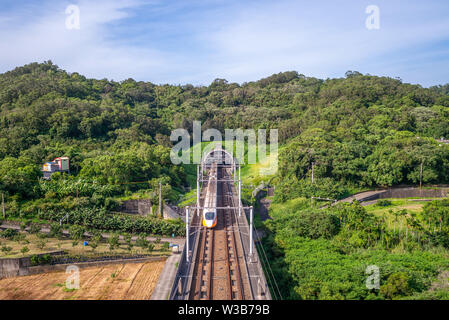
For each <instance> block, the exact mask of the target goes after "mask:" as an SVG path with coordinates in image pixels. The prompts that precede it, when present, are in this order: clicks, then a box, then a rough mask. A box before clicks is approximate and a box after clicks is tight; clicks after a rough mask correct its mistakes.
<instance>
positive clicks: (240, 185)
mask: <svg viewBox="0 0 449 320" xmlns="http://www.w3.org/2000/svg"><path fill="white" fill-rule="evenodd" d="M240 170H241V168H240V165H239V217H240V216H241V215H242V213H241V211H242V209H241V207H240V206H241V203H242V181H241V179H240Z"/></svg>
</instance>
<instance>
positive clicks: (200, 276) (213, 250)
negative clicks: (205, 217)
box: [189, 167, 252, 300]
mask: <svg viewBox="0 0 449 320" xmlns="http://www.w3.org/2000/svg"><path fill="white" fill-rule="evenodd" d="M217 170H218V175H217V176H218V177H219V180H220V179H222V180H232V175H231V174H230V172H228V170H227V169H226V168H222V167H218V169H217ZM217 196H218V199H217V207H234V208H235V207H236V204H234V198H233V188H232V183H231V182H229V181H218V184H217ZM236 211H237V210H235V209H218V210H217V219H218V220H217V225H216V226H215V228H211V229H208V228H206V227H204V226H202V220H201V219H202V218H201V217H202V216H201V214H200V215H199V216H197V215H195V216H194V217H193V220H192V226H194V225H195V226H198V229H197V230H198V232H199V241H198V251H197V254H196V257H194V263H195V266H194V270H193V279H192V288H191V290H190V297H189V298H190V299H194V300H247V299H252V294H251V288H250V284H249V277H248V274H247V268H246V266H245V265H244V264H245V263H246V262H245V258H244V256H243V247H242V243H241V239H240V234H239V233H238V232H236V230H238V226H237V219H236Z"/></svg>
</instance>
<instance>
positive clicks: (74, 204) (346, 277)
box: [0, 62, 449, 299]
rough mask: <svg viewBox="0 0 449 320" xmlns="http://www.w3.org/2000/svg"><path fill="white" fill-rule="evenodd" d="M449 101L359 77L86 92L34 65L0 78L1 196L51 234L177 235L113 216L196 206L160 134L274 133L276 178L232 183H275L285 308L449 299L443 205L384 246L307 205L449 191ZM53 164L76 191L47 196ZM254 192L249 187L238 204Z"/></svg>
mask: <svg viewBox="0 0 449 320" xmlns="http://www.w3.org/2000/svg"><path fill="white" fill-rule="evenodd" d="M448 93H449V86H448V85H444V86H437V87H432V88H422V87H421V86H419V85H410V84H404V83H402V81H401V80H399V79H392V78H386V77H376V76H370V75H362V74H360V73H358V72H348V73H347V74H346V75H345V77H343V78H339V79H326V80H321V79H316V78H312V77H306V76H304V75H301V74H298V73H297V72H284V73H279V74H276V75H273V76H270V77H267V78H265V79H261V80H259V81H256V82H249V83H244V84H241V85H239V84H236V83H229V82H227V81H226V80H224V79H217V80H215V81H214V82H212V83H211V84H210V85H209V86H196V87H195V86H192V85H182V86H174V85H155V84H152V83H148V82H137V81H134V80H132V79H128V80H126V81H122V82H115V81H109V80H106V79H103V80H94V79H86V78H85V77H83V76H81V75H79V74H78V73H72V74H69V73H67V72H65V71H63V70H61V69H59V68H58V67H57V66H55V65H53V64H52V63H51V62H47V63H43V64H30V65H26V66H23V67H19V68H16V69H15V70H13V71H10V72H7V73H5V74H2V75H0V191H1V192H4V193H5V194H6V206H7V212H6V215H7V218H11V219H21V220H22V221H28V220H38V219H39V217H41V218H44V219H48V220H52V221H56V220H57V219H58V218H59V217H61V216H62V215H63V214H64V213H65V212H69V211H73V212H79V215H78V214H77V217H79V221H78V220H77V223H80V224H85V225H86V226H90V227H95V226H99V225H107V226H108V227H111V228H116V230H127V231H129V230H134V229H135V228H138V229H139V228H140V229H139V231H140V230H143V229H144V230H145V232H150V233H160V234H162V233H164V232H175V233H177V234H182V232H183V228H182V226H181V223H180V222H176V223H174V224H171V223H168V222H163V221H162V220H161V219H159V218H156V217H152V218H147V219H146V220H148V222H141V221H140V220H139V221H135V220H126V219H125V220H122V217H121V216H115V214H114V213H113V212H114V209H115V208H116V207H117V205H118V202H119V200H120V199H122V198H123V197H132V196H138V195H142V197H146V198H151V199H152V200H153V201H154V202H156V198H157V187H158V185H159V183H161V184H162V186H163V199H168V200H169V201H172V202H178V201H179V200H180V199H181V197H182V196H184V198H183V200H184V204H188V203H189V201H192V200H193V201H194V196H193V192H192V190H190V193H189V187H193V188H194V180H193V179H192V177H193V176H194V174H195V171H194V170H193V168H192V167H189V166H175V165H172V164H171V162H170V160H169V151H170V147H171V143H170V141H169V135H170V131H171V130H172V129H175V128H184V129H186V130H188V132H191V131H192V121H194V120H199V121H202V127H203V129H204V130H206V129H209V128H215V129H218V130H219V131H221V132H224V129H225V128H252V129H262V128H263V129H271V128H274V129H279V142H280V145H281V146H280V148H279V172H278V174H277V175H275V176H272V177H260V176H258V175H257V166H258V165H260V164H258V165H255V166H247V167H245V168H244V169H243V170H242V174H243V177H244V179H245V183H248V184H253V186H256V185H257V184H259V183H260V182H261V181H265V182H267V181H266V180H267V179H269V181H270V183H271V184H272V185H274V186H275V187H276V190H275V195H274V199H273V200H274V203H273V205H272V207H271V209H270V214H271V216H272V217H273V219H272V220H270V221H267V222H265V223H264V227H265V231H266V232H267V234H268V236H267V237H266V238H265V239H264V248H265V249H266V251H267V255H268V256H269V257H268V258H269V259H268V261H269V262H270V266H271V267H272V269H273V272H274V274H275V276H276V279H277V280H278V282H279V288H280V290H282V296H283V297H284V298H300V299H325V298H327V299H396V298H435V299H439V298H449V297H448V285H447V284H446V283H444V281H443V280H444V279H443V278H444V274H445V272H447V270H448V268H449V266H448V265H447V262H446V261H448V260H447V257H448V251H447V250H448V248H447V247H448V245H447V243H448V240H447V237H446V234H447V232H448V230H447V225H448V222H447V217H448V216H449V213H448V207H449V205H448V204H447V202H444V201H439V202H438V201H435V202H434V203H432V204H428V205H425V206H424V208H423V209H422V210H421V211H419V210H418V211H417V212H416V211H412V210H407V209H406V210H405V211H402V209H401V210H397V212H398V213H397V217H398V218H397V219H398V221H402V222H403V223H407V227H406V228H405V229H404V224H403V225H402V226H401V228H399V227H398V229H395V228H394V229H393V230H391V225H392V224H391V219H395V217H396V213H395V214H390V213H388V211H387V212H383V213H382V214H376V213H375V212H373V211H372V210H369V209H368V210H367V209H366V208H362V207H360V206H359V205H357V204H341V205H338V206H336V207H335V208H334V207H333V208H326V209H322V210H321V209H319V208H316V207H314V206H313V205H311V204H310V197H312V196H315V197H323V198H333V199H340V198H343V197H344V196H346V195H349V194H352V193H354V192H357V191H360V190H366V189H372V188H376V187H387V186H394V185H399V184H414V185H418V184H419V183H420V182H422V183H423V184H437V183H440V184H448V183H449V144H446V143H444V142H443V141H440V138H441V137H445V138H446V139H447V138H448V137H449V95H448ZM61 155H66V156H68V157H70V159H71V171H72V172H71V175H70V176H66V175H62V176H58V175H55V176H54V177H52V180H51V181H50V182H44V181H41V180H40V179H39V178H40V176H41V173H40V170H39V166H41V165H42V163H44V162H45V161H48V160H51V159H53V158H55V157H57V156H61ZM312 167H313V172H314V181H313V182H312ZM251 191H252V189H251V188H250V187H247V186H244V188H243V196H244V199H245V201H247V202H248V203H251V202H252V201H253V200H254V199H252V198H251ZM306 199H307V200H306ZM391 209H392V210H394V208H393V207H391ZM394 212H396V211H394ZM391 217H393V218H391ZM429 218H430V219H431V221H433V224H432V223H431V222H428V220H429ZM77 219H78V218H77ZM386 219H387V220H386ZM388 219H389V220H388ZM142 221H143V220H142ZM256 221H257V220H256ZM304 221H307V224H305V223H304ZM261 225H262V224H261V223H259V226H261ZM393 225H394V224H393ZM164 230H165V231H164ZM367 265H377V266H378V267H379V268H380V275H381V288H380V289H379V290H367V289H366V287H365V285H364V281H365V279H366V274H365V269H366V266H367ZM442 279H443V280H442Z"/></svg>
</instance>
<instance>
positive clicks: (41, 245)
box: [36, 239, 47, 250]
mask: <svg viewBox="0 0 449 320" xmlns="http://www.w3.org/2000/svg"><path fill="white" fill-rule="evenodd" d="M46 246H47V240H45V239H41V240H39V241H38V242H37V243H36V247H38V248H39V249H41V250H43V249H44V248H45V247H46Z"/></svg>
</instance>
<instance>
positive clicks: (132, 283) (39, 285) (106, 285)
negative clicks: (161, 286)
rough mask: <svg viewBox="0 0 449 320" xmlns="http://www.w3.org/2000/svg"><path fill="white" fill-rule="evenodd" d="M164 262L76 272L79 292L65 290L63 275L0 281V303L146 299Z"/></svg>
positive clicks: (105, 267) (33, 276)
mask: <svg viewBox="0 0 449 320" xmlns="http://www.w3.org/2000/svg"><path fill="white" fill-rule="evenodd" d="M164 263H165V261H150V262H146V263H126V264H114V265H106V266H102V267H92V268H85V269H80V289H78V290H73V291H71V290H68V289H66V287H65V281H66V279H67V277H68V276H69V275H68V274H66V273H65V272H51V273H43V274H37V275H32V276H24V277H15V278H8V279H1V280H0V299H1V300H20V299H26V300H149V299H150V297H151V295H152V293H153V290H154V288H155V286H156V284H157V281H158V279H159V275H160V273H161V271H162V268H163V267H164Z"/></svg>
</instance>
